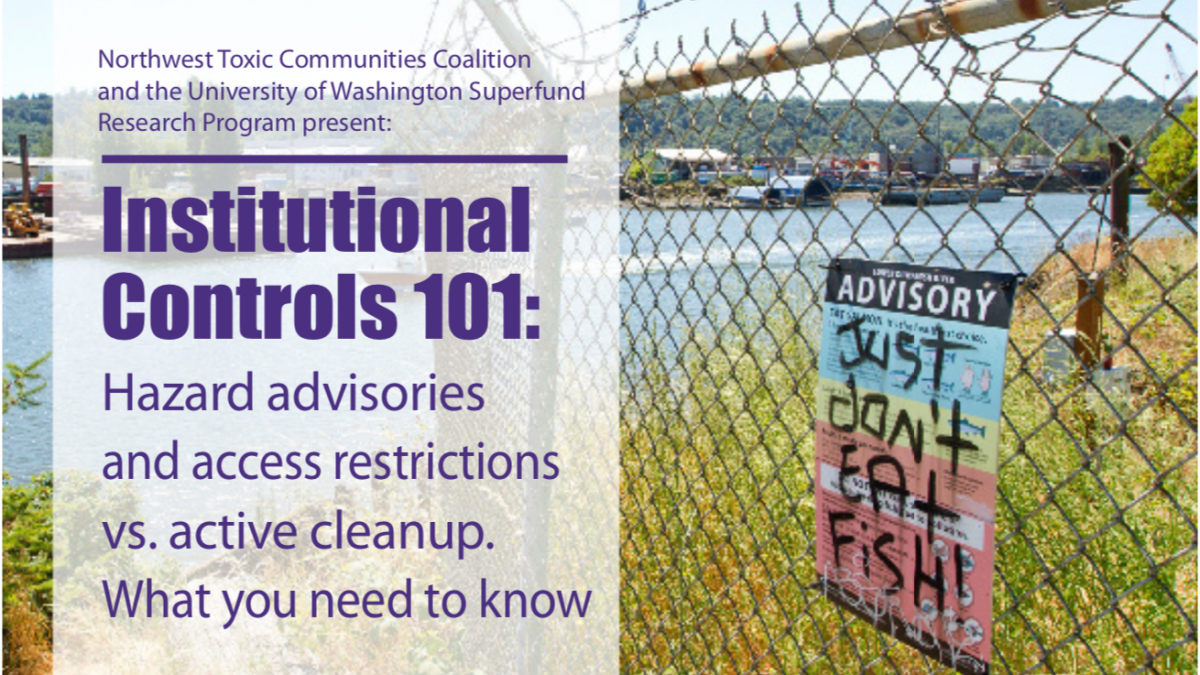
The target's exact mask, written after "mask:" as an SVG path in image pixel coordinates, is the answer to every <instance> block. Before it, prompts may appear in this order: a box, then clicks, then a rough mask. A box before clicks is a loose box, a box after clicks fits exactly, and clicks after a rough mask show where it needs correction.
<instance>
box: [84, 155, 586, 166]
mask: <svg viewBox="0 0 1200 675" xmlns="http://www.w3.org/2000/svg"><path fill="white" fill-rule="evenodd" d="M100 161H101V163H103V164H566V163H567V156H566V155H101V156H100Z"/></svg>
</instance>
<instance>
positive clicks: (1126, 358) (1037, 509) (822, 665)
mask: <svg viewBox="0 0 1200 675" xmlns="http://www.w3.org/2000/svg"><path fill="white" fill-rule="evenodd" d="M1139 246H1140V248H1139V252H1140V253H1141V256H1140V257H1141V258H1143V259H1144V260H1145V261H1146V269H1143V268H1137V269H1134V270H1133V271H1132V272H1131V274H1130V277H1129V279H1128V281H1127V282H1126V283H1125V284H1123V285H1120V286H1113V287H1112V288H1110V291H1109V297H1108V305H1109V306H1110V308H1112V309H1113V310H1114V312H1115V313H1116V316H1117V318H1116V319H1113V318H1112V317H1110V319H1109V322H1108V325H1109V330H1110V331H1113V332H1114V335H1113V338H1114V340H1113V342H1114V343H1116V344H1120V343H1121V342H1122V341H1123V333H1122V334H1121V335H1116V333H1120V332H1121V331H1118V330H1117V329H1116V328H1114V326H1115V325H1116V324H1117V322H1118V321H1120V322H1122V323H1123V325H1125V326H1127V327H1128V326H1134V325H1137V326H1138V329H1136V330H1134V331H1133V332H1132V334H1131V336H1130V340H1129V341H1128V342H1126V343H1125V347H1124V349H1122V350H1120V351H1119V352H1118V354H1117V361H1118V363H1126V364H1128V365H1130V366H1131V367H1133V368H1134V371H1135V378H1134V381H1135V386H1134V395H1133V398H1132V400H1130V401H1128V402H1125V403H1124V404H1122V405H1121V406H1119V410H1118V411H1117V412H1114V411H1113V410H1112V409H1110V408H1107V407H1106V406H1104V405H1103V404H1102V403H1101V404H1096V403H1089V396H1088V395H1087V390H1088V387H1087V384H1086V382H1085V381H1082V380H1081V381H1078V382H1074V383H1067V384H1065V385H1062V386H1059V387H1057V388H1050V387H1048V386H1047V385H1046V384H1045V383H1043V381H1042V379H1041V377H1040V370H1041V344H1042V343H1043V341H1044V334H1045V333H1046V332H1047V331H1048V330H1050V329H1052V327H1053V326H1055V325H1062V324H1064V323H1065V325H1068V326H1070V325H1072V323H1073V318H1071V317H1072V314H1071V312H1072V308H1073V307H1074V304H1075V297H1074V293H1075V285H1074V282H1073V281H1072V282H1071V283H1069V284H1065V283H1061V279H1060V277H1063V276H1064V275H1065V276H1071V275H1073V274H1074V269H1075V268H1074V267H1072V265H1071V264H1070V263H1069V262H1068V261H1067V260H1066V258H1065V256H1062V259H1055V260H1052V261H1051V263H1050V264H1048V265H1047V266H1045V267H1044V268H1043V270H1042V273H1041V275H1040V277H1039V283H1040V284H1041V285H1040V287H1039V290H1035V291H1032V292H1030V293H1028V294H1026V295H1024V296H1022V297H1021V298H1020V301H1019V303H1018V307H1017V311H1016V314H1015V317H1014V327H1013V331H1012V343H1011V346H1010V350H1009V355H1008V368H1007V375H1006V380H1007V390H1006V392H1005V397H1004V401H1005V404H1004V422H1003V423H1002V427H1003V432H1002V437H1001V449H1000V471H999V476H998V480H999V496H998V499H997V523H996V542H997V544H996V579H995V586H994V588H993V595H994V603H993V615H994V617H995V623H994V635H993V640H994V647H993V656H992V658H993V665H994V667H995V668H996V669H997V671H998V672H1012V673H1026V672H1029V673H1041V672H1055V673H1085V672H1086V673H1091V672H1108V673H1130V672H1137V671H1140V670H1142V669H1146V668H1151V669H1152V670H1153V671H1156V672H1188V673H1190V672H1195V670H1196V642H1195V619H1194V616H1195V612H1196V573H1195V567H1196V540H1195V538H1196V525H1195V523H1196V474H1195V469H1196V421H1195V408H1196V393H1195V392H1196V388H1195V386H1196V385H1195V382H1196V366H1195V364H1196V361H1195V357H1196V346H1195V343H1196V335H1195V330H1194V325H1195V317H1196V272H1195V269H1196V268H1195V260H1196V259H1195V248H1196V240H1195V239H1194V238H1181V239H1176V240H1167V241H1166V242H1165V243H1164V242H1162V241H1159V242H1149V243H1146V244H1141V245H1139ZM1149 274H1154V275H1155V276H1157V277H1159V278H1161V279H1166V280H1169V281H1177V280H1178V281H1179V283H1178V284H1175V285H1173V286H1172V290H1171V292H1170V293H1169V294H1168V298H1169V299H1168V303H1169V304H1168V305H1167V306H1165V307H1164V306H1162V298H1163V292H1162V290H1161V288H1160V287H1159V286H1157V285H1156V284H1155V283H1154V282H1153V281H1152V280H1151V279H1150V276H1149ZM1071 278H1072V279H1073V278H1074V277H1073V276H1071ZM752 293H753V292H748V293H747V297H746V300H745V301H744V302H738V303H737V304H736V305H735V307H734V314H733V316H732V317H731V318H730V319H729V322H728V324H726V325H724V326H721V327H720V328H719V329H714V330H712V331H709V332H708V333H705V334H700V333H696V332H695V331H690V332H689V335H688V338H687V340H686V342H684V344H683V345H682V346H680V347H679V349H678V350H676V351H673V352H672V353H670V354H666V353H664V352H663V351H662V347H661V344H663V342H664V341H659V340H655V339H651V338H648V339H646V340H644V341H641V342H637V343H634V344H631V345H629V346H628V347H627V349H629V350H632V351H634V352H637V353H638V354H639V355H640V356H641V358H640V359H639V360H638V363H639V364H640V367H639V368H638V370H637V371H636V372H634V373H626V388H627V391H626V393H625V396H626V399H625V401H626V403H625V406H624V409H623V420H622V478H623V484H622V494H621V510H622V513H621V517H622V523H623V526H624V527H623V532H622V550H621V560H622V568H621V571H622V590H621V600H622V633H621V663H622V671H623V672H628V673H692V672H711V673H721V674H730V675H732V674H734V673H796V672H802V671H803V672H813V673H849V672H880V673H884V672H887V673H891V672H897V671H898V672H902V673H910V672H925V671H930V670H937V669H939V666H938V665H937V664H936V663H933V662H931V661H930V660H928V659H926V658H925V657H923V656H921V655H920V654H918V653H917V652H916V651H915V650H912V649H910V648H908V647H905V646H900V645H897V644H896V643H895V641H893V640H891V639H889V638H884V637H883V636H882V635H881V634H880V633H878V632H877V631H875V630H874V629H872V628H871V627H870V626H869V625H868V624H866V623H865V622H863V621H859V620H856V619H853V618H851V617H850V616H849V614H848V613H846V612H844V611H842V610H840V609H838V608H837V607H835V606H834V605H833V604H832V603H831V602H829V601H828V600H826V599H824V598H823V597H821V596H820V594H819V593H818V591H817V590H816V589H815V587H814V586H813V582H814V581H815V579H816V570H815V563H814V553H815V536H816V535H815V530H814V526H815V525H814V505H813V473H812V472H813V451H814V449H813V435H812V429H813V424H814V416H815V409H814V404H815V395H814V386H815V384H816V376H817V373H816V366H815V353H814V352H815V349H816V345H818V344H819V336H818V329H817V327H816V326H814V325H812V324H811V322H798V321H797V320H796V319H795V318H794V317H795V316H796V314H797V304H798V303H805V302H809V301H808V300H807V299H806V298H804V297H792V296H790V295H789V294H788V293H787V292H785V291H777V292H775V293H773V294H769V295H770V297H762V294H761V293H758V294H756V295H754V294H752ZM760 308H761V309H760ZM1146 312H1151V315H1150V318H1149V319H1148V320H1141V322H1140V323H1138V320H1139V319H1141V317H1142V315H1143V314H1145V313H1146ZM1184 317H1188V318H1189V320H1190V322H1191V323H1190V324H1189V323H1188V321H1185V320H1184ZM731 327H732V328H731ZM1118 337H1119V338H1121V339H1116V338H1118ZM1139 350H1140V351H1139ZM1136 354H1142V355H1144V358H1139V357H1136V356H1135V355H1136ZM647 355H650V356H649V358H647ZM1117 413H1120V414H1121V415H1122V416H1123V417H1124V422H1122V421H1121V419H1119V418H1118V416H1117Z"/></svg>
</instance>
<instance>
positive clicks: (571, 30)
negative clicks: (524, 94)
mask: <svg viewBox="0 0 1200 675" xmlns="http://www.w3.org/2000/svg"><path fill="white" fill-rule="evenodd" d="M671 1H672V0H645V2H646V3H647V6H648V7H649V8H655V7H658V6H660V5H663V4H664V3H668V2H671ZM53 4H54V3H53V2H47V1H45V0H3V38H4V39H3V52H4V54H3V64H4V65H3V94H4V95H5V96H12V95H16V94H18V93H35V92H43V91H47V90H49V89H50V88H51V85H50V82H51V81H52V78H53V67H52V63H53V57H52V54H53V49H52V44H53V39H52V37H51V26H52V23H53V21H52V14H53ZM299 4H303V3H299ZM447 4H453V3H447ZM596 4H598V3H596ZM830 4H831V3H830V2H829V0H801V1H800V2H799V5H798V9H797V4H796V3H795V2H794V0H778V1H777V0H759V1H737V2H730V1H729V0H675V1H674V2H673V4H671V5H670V6H667V7H665V8H663V9H661V10H658V11H652V12H651V13H650V14H649V15H648V16H646V17H645V18H643V19H642V20H641V21H640V22H637V23H636V34H635V40H634V43H633V45H632V47H631V48H629V49H626V50H624V51H623V52H622V53H621V62H622V65H623V66H626V67H629V66H631V65H632V64H634V63H635V61H634V59H635V58H636V59H637V62H639V63H641V64H650V66H649V69H651V70H655V69H658V68H660V67H661V65H662V64H663V63H668V64H670V65H680V64H682V63H684V61H681V60H678V59H674V60H672V57H674V56H675V55H676V54H677V52H678V45H679V43H680V42H682V44H683V47H684V53H685V54H686V55H687V56H688V59H692V58H703V57H711V56H712V51H713V50H716V51H717V52H720V53H725V52H728V51H729V50H731V49H732V48H733V47H732V45H736V44H737V43H736V42H732V43H731V38H730V35H731V33H730V26H731V25H732V24H734V23H736V25H737V35H738V36H739V37H740V38H741V39H742V40H743V41H744V43H751V44H755V45H762V44H768V43H770V42H772V41H774V40H773V39H772V37H771V35H773V36H774V37H775V38H777V39H780V40H782V39H786V38H788V37H797V36H803V35H805V34H806V33H805V31H806V30H811V31H814V32H819V31H820V30H822V29H823V28H833V27H837V26H839V25H840V24H839V18H840V19H841V20H844V21H846V22H848V23H853V22H854V21H855V20H856V19H857V18H858V17H860V16H862V15H863V8H864V7H868V8H869V7H870V6H871V5H872V4H874V3H868V2H867V1H866V0H834V1H833V3H832V5H833V6H834V7H835V8H836V9H837V15H836V16H830V15H829V7H830ZM881 4H883V5H884V6H886V7H887V8H888V9H889V10H890V11H902V10H904V9H906V8H924V7H926V6H928V5H927V3H926V2H924V0H883V1H882V3H881ZM1196 4H1197V3H1195V2H1192V1H1191V0H1175V1H1174V2H1171V1H1170V0H1133V1H1132V2H1129V3H1126V4H1125V5H1124V11H1125V12H1127V13H1130V14H1134V15H1141V16H1142V17H1154V16H1157V15H1159V14H1161V13H1162V12H1163V10H1164V9H1166V10H1167V11H1168V13H1169V14H1170V16H1171V17H1172V18H1173V19H1174V21H1175V22H1176V23H1177V24H1178V25H1179V26H1180V27H1181V28H1182V30H1177V29H1175V28H1173V27H1170V26H1164V25H1162V24H1160V22H1159V21H1157V20H1156V19H1153V18H1131V19H1125V20H1121V21H1115V20H1113V18H1112V17H1109V18H1107V19H1105V20H1104V21H1100V22H1098V23H1097V22H1095V21H1094V20H1092V19H1089V18H1081V19H1065V20H1064V19H1059V20H1056V21H1052V22H1050V23H1049V24H1047V25H1045V26H1043V27H1041V28H1039V29H1038V31H1037V33H1036V40H1035V43H1034V45H1035V47H1036V48H1037V49H1038V50H1039V51H1024V52H1022V53H1021V54H1020V56H1017V57H1016V59H1015V60H1010V59H1012V58H1013V56H1014V54H1015V53H1016V50H1014V49H1012V48H1011V43H1010V45H1009V46H1003V45H1001V46H998V47H988V48H983V49H982V50H981V51H980V57H981V64H982V65H983V66H984V68H985V70H989V71H990V70H995V69H997V68H1000V69H1002V70H1003V72H1004V73H1005V77H1006V80H1011V81H1009V82H1007V83H1006V84H1004V85H1002V86H1003V87H1007V89H1004V88H1002V89H1001V91H1000V92H999V93H1000V94H1001V95H1002V96H1004V97H1006V98H1014V97H1017V96H1024V97H1025V98H1034V97H1037V96H1038V91H1039V86H1040V82H1039V81H1038V80H1039V77H1042V75H1041V74H1043V73H1049V72H1054V73H1055V74H1054V76H1053V78H1052V82H1053V86H1054V94H1055V95H1056V96H1059V97H1061V98H1064V99H1067V100H1074V101H1084V100H1095V99H1096V98H1099V97H1101V96H1105V97H1109V98H1115V97H1119V96H1122V95H1132V96H1137V97H1138V98H1151V97H1152V96H1153V95H1154V93H1155V92H1158V93H1161V92H1163V91H1166V89H1167V87H1168V81H1167V79H1166V78H1167V75H1168V73H1169V64H1168V60H1167V56H1166V50H1165V47H1164V44H1165V43H1168V42H1169V43H1170V44H1171V45H1172V46H1173V47H1174V49H1175V51H1176V54H1177V56H1178V58H1179V60H1180V62H1181V64H1182V65H1183V68H1184V71H1185V76H1187V75H1190V74H1192V73H1194V72H1195V69H1196V63H1197V52H1196V44H1195V36H1196V33H1197V16H1196ZM518 5H519V1H518ZM321 7H323V8H324V9H325V10H326V11H327V8H328V6H327V5H323V4H318V5H317V6H316V7H314V8H313V10H314V11H313V16H319V15H320V8H321ZM608 7H609V9H610V11H611V10H612V9H617V10H618V11H619V12H620V14H619V15H620V16H622V17H624V16H629V15H631V14H633V13H635V12H636V10H637V0H620V3H619V7H616V8H613V7H612V6H611V5H608ZM289 9H292V10H295V11H303V10H301V9H300V8H299V7H298V6H297V3H295V2H293V3H289ZM797 11H799V12H801V13H802V17H803V23H799V22H798V21H797ZM875 13H876V14H878V10H877V9H875ZM868 16H870V15H868ZM242 19H243V20H240V21H229V17H221V21H220V24H219V25H221V26H223V28H222V30H239V28H233V27H234V26H240V27H241V28H240V30H246V31H247V32H246V34H245V36H243V37H244V39H247V40H249V39H254V38H253V35H254V33H253V30H255V29H257V27H258V26H261V25H262V24H261V23H260V22H258V21H249V20H245V18H244V17H243V18H242ZM568 19H571V17H569V16H568V15H566V14H563V15H562V16H561V17H550V18H548V19H545V20H543V21H542V22H541V24H540V26H538V27H539V28H540V29H543V30H544V34H545V35H546V36H547V39H546V40H545V41H546V42H554V41H555V40H556V39H563V38H569V37H572V36H573V35H577V34H578V32H579V31H578V28H576V26H575V23H574V21H571V20H568ZM548 22H549V25H548ZM580 22H582V23H583V24H584V26H585V28H588V29H590V28H591V27H594V26H596V25H597V23H596V22H595V20H593V19H592V18H591V17H580ZM764 22H765V24H766V25H768V26H769V27H770V31H771V33H770V35H764V30H763V26H764ZM634 26H635V23H634V22H626V23H624V24H622V25H621V27H620V28H619V29H618V30H619V32H620V34H621V35H626V34H628V33H629V32H630V29H632V28H633V27H634ZM313 27H314V37H315V36H317V35H319V31H320V29H321V24H320V22H317V21H314V22H313ZM153 28H154V27H151V30H149V31H147V34H149V35H153ZM1023 29H1024V28H1022V29H1018V30H1013V29H1007V30H1004V29H1002V30H1000V31H989V32H986V33H978V34H974V35H971V36H968V38H967V40H968V42H970V43H971V44H973V45H975V46H977V47H983V46H984V45H987V44H988V43H991V42H995V41H997V40H1002V39H1004V38H1011V37H1013V36H1015V35H1018V34H1019V33H1020V32H1021V31H1022V30H1023ZM189 32H190V31H189ZM706 32H707V35H708V40H709V44H711V46H712V47H711V49H706V48H705V35H706ZM1081 33H1082V34H1084V37H1083V38H1082V39H1081V40H1080V41H1079V42H1078V45H1077V47H1078V51H1079V52H1080V53H1078V54H1075V55H1072V56H1070V57H1069V58H1067V59H1066V64H1065V65H1062V66H1060V64H1061V63H1062V61H1063V57H1064V56H1065V55H1066V52H1065V51H1063V50H1062V47H1064V46H1065V45H1068V44H1069V43H1070V42H1071V41H1072V39H1073V38H1074V37H1075V36H1077V35H1079V34H1081ZM259 35H261V33H260V34H259ZM176 37H182V36H172V39H174V38H176ZM655 44H657V45H658V48H659V54H660V60H658V61H656V60H655V58H654V46H655ZM1139 44H1140V48H1139V47H1138V45H1139ZM901 51H903V52H905V53H903V54H897V53H896V52H893V53H891V54H890V55H889V57H888V58H884V59H880V61H879V66H878V68H879V70H878V71H877V72H875V73H872V70H871V64H870V61H869V60H868V59H865V58H857V59H851V60H848V61H845V62H842V63H841V64H839V66H838V68H837V71H836V72H837V74H838V76H839V77H840V79H841V81H842V83H838V82H837V81H834V82H833V83H832V84H831V85H829V86H827V87H826V83H827V81H828V80H829V77H830V71H829V69H828V68H825V67H813V68H808V69H805V70H804V71H803V78H801V79H800V82H802V83H803V85H804V87H803V88H800V89H796V88H795V85H796V83H797V78H796V76H795V75H792V74H785V75H776V76H773V77H772V78H771V79H770V80H769V82H768V87H769V88H770V89H771V91H772V92H774V93H775V94H776V95H780V96H785V95H789V94H790V95H806V94H807V95H816V94H817V93H818V92H820V98H827V99H830V100H839V99H846V98H850V97H851V95H852V94H857V95H858V96H859V97H861V98H891V97H892V96H893V95H894V94H893V89H892V87H891V86H889V85H888V84H887V82H885V80H884V77H882V76H883V75H886V76H887V77H888V78H890V79H891V81H892V82H893V83H896V82H900V81H903V82H904V84H903V88H902V92H903V97H904V98H906V99H908V100H935V99H938V98H942V97H943V96H944V95H945V93H946V92H945V91H944V82H945V73H949V72H950V71H951V70H952V68H953V66H954V64H956V63H958V62H959V61H960V59H961V56H962V51H961V50H959V49H958V48H957V47H956V46H954V45H951V46H949V47H946V48H944V49H943V50H941V52H940V53H938V54H936V56H933V54H934V52H933V50H932V49H930V50H927V53H928V54H929V55H930V58H932V59H933V63H934V64H935V65H937V66H939V67H940V72H941V73H942V74H943V77H942V81H941V82H939V81H938V80H937V78H934V77H932V76H931V75H930V74H929V72H928V71H927V70H925V69H920V68H917V67H916V60H915V55H914V53H913V50H909V49H906V50H901ZM1093 57H1099V58H1100V59H1106V58H1107V59H1110V60H1114V61H1117V62H1127V64H1128V66H1129V68H1130V70H1131V72H1133V73H1135V74H1137V75H1138V76H1139V77H1140V78H1141V80H1142V81H1141V82H1138V81H1137V78H1134V77H1130V76H1124V77H1122V74H1121V73H1122V71H1121V68H1120V67H1119V66H1114V65H1107V64H1104V63H1102V62H1101V61H1099V60H1097V58H1093ZM1056 68H1059V70H1058V71H1057V72H1055V69H1056ZM644 69H645V65H643V66H641V67H635V70H638V71H640V70H644ZM906 78H907V79H906ZM1016 80H1026V81H1027V82H1025V83H1021V82H1017V81H1016ZM1114 81H1118V82H1117V85H1116V86H1115V87H1112V88H1110V85H1111V84H1112V83H1113V82H1114ZM760 87H761V85H758V84H755V85H751V88H750V89H744V90H743V91H744V93H750V94H754V93H759V92H761V88H760ZM822 87H825V88H824V89H822ZM1194 88H1195V84H1193V89H1194ZM984 90H985V87H984V86H983V85H982V84H980V83H978V82H975V83H972V82H968V81H965V80H962V78H960V79H959V81H958V82H957V83H955V84H954V85H953V86H952V88H951V93H952V95H953V96H954V97H955V98H956V99H961V100H978V99H979V98H981V97H982V96H983V94H984Z"/></svg>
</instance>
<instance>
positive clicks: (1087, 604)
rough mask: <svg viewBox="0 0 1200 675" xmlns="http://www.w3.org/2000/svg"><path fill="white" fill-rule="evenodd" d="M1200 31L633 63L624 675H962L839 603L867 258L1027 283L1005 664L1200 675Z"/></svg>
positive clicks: (922, 24) (886, 37) (892, 21)
mask: <svg viewBox="0 0 1200 675" xmlns="http://www.w3.org/2000/svg"><path fill="white" fill-rule="evenodd" d="M688 5H689V3H687V2H682V3H681V2H679V0H674V1H672V2H665V3H653V2H651V3H649V6H647V5H646V4H645V3H643V4H642V5H641V6H639V11H638V13H637V14H635V15H633V16H631V17H629V18H628V19H627V22H628V23H629V24H630V25H631V26H634V25H637V24H640V22H641V19H642V18H646V17H652V18H654V19H655V20H659V21H662V20H663V19H662V17H664V16H669V15H671V14H672V13H673V12H684V11H691V10H690V9H689V8H688ZM1194 16H1195V9H1194V7H1192V8H1190V9H1189V8H1188V7H1187V6H1186V5H1185V4H1183V3H1180V2H1172V1H1170V0H1136V1H1132V2H1128V3H1122V4H1117V3H1110V2H1106V1H1105V0H1057V1H1056V0H960V1H958V2H932V3H930V2H916V1H913V2H903V1H896V2H891V1H884V0H879V1H877V2H868V1H866V0H862V1H853V0H849V1H846V2H839V1H832V2H829V3H828V4H818V3H809V2H807V1H806V2H802V3H801V4H800V5H799V6H797V7H796V8H795V17H794V20H793V21H790V22H789V23H787V24H786V25H781V24H780V22H779V20H778V19H777V18H776V19H775V20H774V21H773V22H771V23H768V22H767V21H765V20H764V21H763V22H762V23H761V24H760V25H755V26H754V27H752V28H748V27H747V26H746V25H745V23H744V22H743V23H742V24H740V25H737V26H736V27H735V28H733V29H731V30H730V31H728V33H726V32H725V30H724V29H723V28H722V29H720V30H718V28H717V27H715V26H712V27H710V30H709V32H708V34H706V35H704V36H702V37H701V36H684V37H685V38H688V39H681V40H680V41H679V42H678V44H673V43H659V44H653V45H650V44H643V43H642V42H641V41H640V40H639V39H637V37H636V36H631V39H630V40H629V41H628V42H630V45H629V48H628V49H627V50H626V51H625V52H624V63H623V66H624V77H625V83H624V85H623V87H622V92H621V97H622V106H623V107H622V129H621V148H622V158H623V161H622V179H621V193H622V195H621V196H622V209H621V219H622V226H621V253H622V273H623V275H622V279H623V280H622V289H621V290H622V297H621V300H622V356H623V358H622V387H623V404H622V436H623V438H622V494H621V509H622V512H621V517H622V551H621V553H622V558H621V560H622V569H621V572H622V602H621V607H622V624H621V625H622V629H621V663H622V671H623V672H626V673H630V674H641V673H678V674H680V675H682V674H684V673H720V674H722V675H741V674H744V673H800V672H813V673H917V672H937V671H940V670H943V668H942V666H940V665H938V664H937V663H936V662H934V661H931V660H929V659H927V658H925V657H923V656H921V655H920V654H919V653H917V652H916V651H913V650H911V649H909V648H908V647H905V646H903V645H900V644H898V643H897V642H896V641H895V640H893V639H891V638H888V637H885V636H883V635H881V634H880V633H878V632H877V631H875V630H874V629H872V628H871V627H870V626H867V625H865V624H864V623H863V622H861V621H858V620H856V619H854V618H853V617H852V616H851V615H850V614H848V613H847V612H845V611H842V610H840V609H838V608H837V607H835V606H834V605H832V604H831V603H830V602H828V601H827V600H826V599H824V598H823V597H822V596H821V595H820V593H819V589H818V588H817V587H816V586H814V581H815V579H816V570H815V569H814V562H813V559H814V547H815V542H816V539H817V537H818V533H817V530H816V528H817V523H816V522H815V517H814V508H813V481H814V474H813V442H814V439H813V429H814V425H815V420H816V418H817V411H816V410H815V408H814V399H815V395H814V386H815V382H816V379H817V374H816V370H817V367H816V362H817V354H818V350H819V348H820V345H819V341H820V336H819V324H820V311H821V306H820V303H821V300H820V299H821V297H822V289H823V283H824V277H825V269H824V266H826V265H827V264H828V262H829V261H830V260H831V259H832V258H835V257H843V256H846V257H864V258H871V259H876V260H895V261H903V262H913V263H918V264H931V265H938V266H943V267H950V268H957V269H983V270H998V271H1009V272H1018V273H1021V274H1022V275H1024V279H1025V280H1024V283H1023V284H1022V286H1021V288H1020V289H1019V291H1018V297H1017V305H1016V310H1015V314H1014V319H1013V325H1012V330H1011V334H1010V344H1009V353H1008V359H1007V363H1008V365H1007V372H1006V373H1004V375H1003V384H1004V386H1005V392H1006V393H1005V405H1004V413H1003V420H1002V431H1001V434H1002V435H1001V454H1000V462H999V464H1000V466H999V487H998V495H997V503H996V541H995V548H996V550H995V555H996V579H995V584H994V588H993V596H994V598H995V601H994V606H993V616H994V630H993V645H992V667H993V669H994V670H996V671H998V672H1003V673H1014V674H1016V673H1043V672H1044V673H1112V674H1118V673H1120V674H1130V675H1132V674H1135V673H1190V672H1194V671H1195V669H1196V667H1197V654H1196V650H1197V643H1196V611H1197V607H1196V583H1197V581H1196V562H1197V560H1196V534H1197V528H1196V517H1197V515H1196V500H1197V495H1196V444H1197V437H1196V403H1197V401H1196V344H1197V332H1196V323H1197V304H1196V287H1197V273H1196V182H1197V181H1196V169H1195V166H1196V164H1195V162H1196V160H1195V139H1196V131H1195V129H1196V115H1195V104H1194V103H1193V102H1192V93H1191V92H1192V91H1193V90H1194V88H1195V87H1194V82H1195V69H1194V67H1193V66H1192V64H1193V63H1194V62H1195V59H1194V57H1193V58H1192V59H1191V61H1186V60H1185V63H1187V66H1186V67H1181V66H1179V65H1178V64H1179V61H1178V59H1177V57H1176V52H1179V53H1184V54H1187V53H1192V54H1194V51H1195V45H1196V35H1195V33H1196V26H1195V25H1194V21H1195V18H1194ZM1189 22H1191V25H1189ZM1164 46H1165V47H1164ZM1189 152H1190V154H1188V153H1189ZM1130 192H1132V193H1134V194H1133V195H1132V196H1130V194H1129V193H1130Z"/></svg>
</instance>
